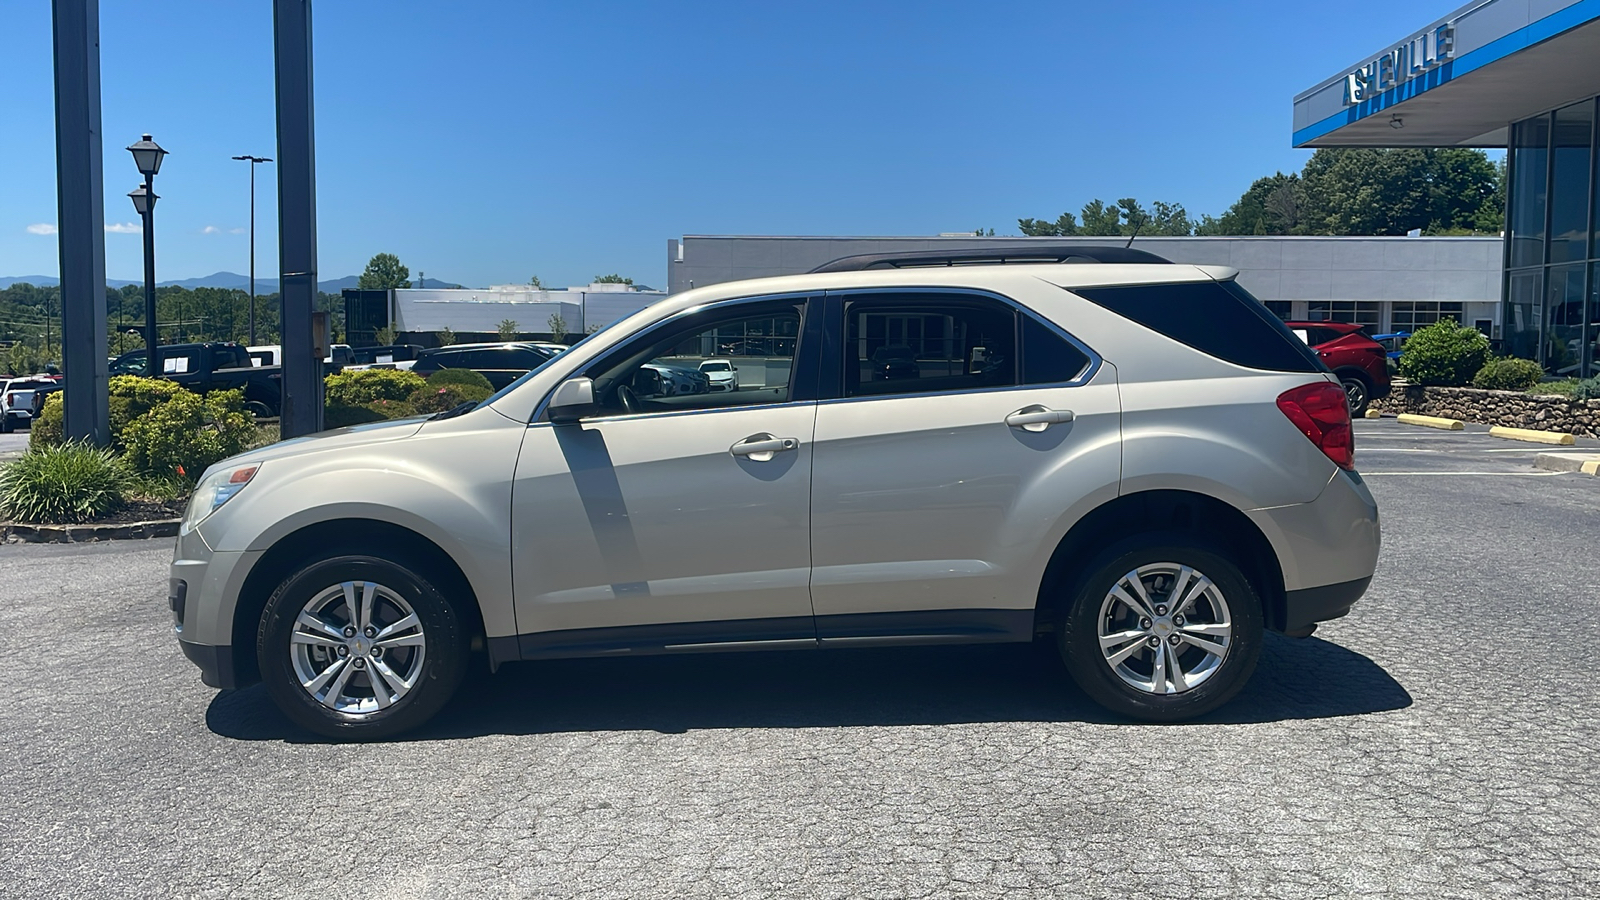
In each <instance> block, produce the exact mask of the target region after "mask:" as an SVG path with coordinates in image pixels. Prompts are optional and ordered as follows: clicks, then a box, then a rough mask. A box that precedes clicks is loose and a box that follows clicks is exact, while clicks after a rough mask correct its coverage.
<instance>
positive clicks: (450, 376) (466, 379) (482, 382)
mask: <svg viewBox="0 0 1600 900" xmlns="http://www.w3.org/2000/svg"><path fill="white" fill-rule="evenodd" d="M428 384H429V385H431V386H433V387H436V388H438V387H444V386H445V385H447V384H459V385H463V386H465V387H477V388H483V389H484V390H486V391H488V392H490V393H494V385H492V384H490V383H489V379H487V378H485V377H483V373H481V372H474V371H472V370H471V369H440V370H439V371H437V372H435V373H433V374H432V375H429V376H428Z"/></svg>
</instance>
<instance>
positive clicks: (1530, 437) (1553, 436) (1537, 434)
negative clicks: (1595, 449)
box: [1489, 425, 1573, 447]
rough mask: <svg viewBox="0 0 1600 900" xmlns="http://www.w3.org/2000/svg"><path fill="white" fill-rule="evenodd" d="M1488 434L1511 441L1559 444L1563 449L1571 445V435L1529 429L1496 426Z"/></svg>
mask: <svg viewBox="0 0 1600 900" xmlns="http://www.w3.org/2000/svg"><path fill="white" fill-rule="evenodd" d="M1489 434H1491V435H1493V436H1494V437H1497V438H1505V439H1507V440H1511V441H1532V442H1533V443H1536V444H1560V445H1561V446H1563V447H1570V446H1572V444H1573V438H1572V435H1570V434H1562V433H1561V432H1559V431H1534V430H1533V429H1531V428H1507V427H1505V426H1503V425H1496V426H1494V427H1493V428H1491V429H1489Z"/></svg>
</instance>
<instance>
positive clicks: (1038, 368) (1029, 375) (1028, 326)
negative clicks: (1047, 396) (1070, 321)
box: [1022, 316, 1089, 384]
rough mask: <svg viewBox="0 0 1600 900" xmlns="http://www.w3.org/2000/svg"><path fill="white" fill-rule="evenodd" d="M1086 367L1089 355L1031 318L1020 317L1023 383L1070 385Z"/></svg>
mask: <svg viewBox="0 0 1600 900" xmlns="http://www.w3.org/2000/svg"><path fill="white" fill-rule="evenodd" d="M1088 365H1089V355H1088V354H1087V353H1084V352H1083V351H1082V350H1079V349H1078V348H1077V347H1074V346H1072V344H1070V343H1068V342H1067V339H1066V338H1063V337H1062V336H1061V335H1059V334H1056V333H1055V332H1054V331H1052V330H1050V328H1049V327H1047V326H1046V325H1044V323H1042V322H1040V321H1038V320H1037V319H1034V318H1033V317H1032V316H1023V317H1022V383H1023V384H1059V383H1060V382H1063V381H1072V380H1073V379H1075V378H1077V377H1078V376H1079V375H1081V374H1082V373H1083V370H1084V368H1086V367H1087V366H1088Z"/></svg>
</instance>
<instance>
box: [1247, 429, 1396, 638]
mask: <svg viewBox="0 0 1600 900" xmlns="http://www.w3.org/2000/svg"><path fill="white" fill-rule="evenodd" d="M1358 452H1359V451H1358ZM1246 515H1248V516H1249V517H1250V519H1251V521H1253V522H1255V524H1256V525H1257V527H1259V528H1260V529H1261V533H1262V534H1263V535H1265V536H1266V538H1267V541H1268V543H1270V544H1271V545H1272V549H1273V551H1274V552H1275V553H1276V555H1277V558H1278V567H1279V570H1280V571H1281V572H1282V574H1283V589H1284V590H1283V594H1282V595H1281V598H1279V599H1276V600H1274V601H1272V602H1269V604H1268V608H1267V627H1268V628H1270V629H1272V630H1273V631H1281V632H1285V633H1288V634H1293V633H1295V632H1297V631H1304V630H1305V629H1306V628H1307V627H1309V626H1310V625H1312V624H1314V623H1316V622H1322V621H1326V620H1328V619H1336V618H1338V617H1340V616H1342V615H1344V614H1345V613H1348V612H1349V611H1350V607H1351V606H1352V605H1353V604H1354V603H1355V602H1356V601H1357V600H1358V599H1360V598H1361V595H1362V594H1363V593H1364V592H1365V591H1366V589H1367V585H1368V584H1370V583H1371V582H1372V573H1373V572H1375V571H1377V568H1378V553H1379V550H1380V549H1381V547H1382V543H1383V538H1382V530H1381V528H1380V526H1379V522H1378V505H1377V503H1375V502H1374V501H1373V499H1372V493H1371V492H1370V491H1368V490H1367V486H1366V483H1365V482H1364V481H1362V479H1361V476H1360V475H1359V474H1358V473H1355V472H1346V471H1343V470H1340V471H1338V472H1336V473H1335V474H1334V476H1333V478H1332V479H1330V480H1329V482H1328V485H1327V487H1325V488H1324V489H1323V491H1322V494H1321V496H1319V497H1318V498H1317V499H1315V500H1313V501H1311V502H1310V503H1299V504H1295V505H1292V506H1281V507H1274V508H1271V509H1257V510H1251V511H1250V512H1248V513H1246Z"/></svg>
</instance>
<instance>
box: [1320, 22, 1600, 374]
mask: <svg viewBox="0 0 1600 900" xmlns="http://www.w3.org/2000/svg"><path fill="white" fill-rule="evenodd" d="M1597 95H1600V0H1478V2H1475V3H1470V4H1468V5H1466V6H1464V7H1462V8H1461V9H1458V10H1456V11H1455V12H1453V13H1451V14H1450V15H1448V16H1445V17H1444V18H1442V19H1440V20H1438V21H1436V22H1432V23H1429V24H1427V26H1426V27H1423V28H1420V29H1418V30H1417V31H1415V32H1412V33H1411V34H1408V35H1404V36H1402V37H1401V39H1400V40H1399V41H1397V42H1396V43H1394V44H1393V45H1391V46H1389V47H1385V48H1383V49H1381V50H1379V51H1378V52H1377V53H1375V54H1373V55H1372V56H1370V57H1365V58H1362V59H1359V60H1355V61H1353V62H1352V64H1351V65H1350V66H1349V67H1348V68H1346V69H1345V70H1343V71H1340V72H1336V73H1334V74H1333V75H1332V76H1331V77H1330V78H1328V79H1327V80H1325V81H1323V82H1321V83H1320V84H1317V85H1316V86H1314V87H1312V88H1311V89H1309V90H1307V91H1305V92H1304V93H1302V94H1300V95H1299V96H1298V97H1296V98H1295V100H1294V145H1295V146H1296V147H1485V148H1504V149H1505V150H1506V151H1507V162H1508V165H1509V176H1508V182H1507V200H1506V213H1507V214H1506V235H1505V239H1504V241H1503V245H1502V248H1501V250H1502V255H1503V263H1502V265H1503V272H1502V276H1501V283H1500V291H1499V294H1500V297H1501V298H1502V301H1503V302H1502V304H1501V309H1500V327H1501V329H1502V332H1503V336H1504V346H1505V349H1506V351H1507V352H1509V353H1512V354H1515V355H1517V356H1524V357H1529V358H1532V359H1537V360H1539V361H1540V362H1542V363H1544V365H1545V367H1546V368H1547V369H1549V370H1550V371H1551V372H1554V373H1556V374H1559V375H1581V376H1592V375H1597V374H1600V366H1597V365H1596V345H1597V344H1600V227H1597V226H1600V221H1597V219H1596V215H1597V208H1600V202H1597V201H1600V177H1596V165H1597V163H1600V154H1597V153H1596V152H1595V151H1596V140H1595V125H1596V121H1597V114H1596V102H1597V99H1596V98H1597Z"/></svg>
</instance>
